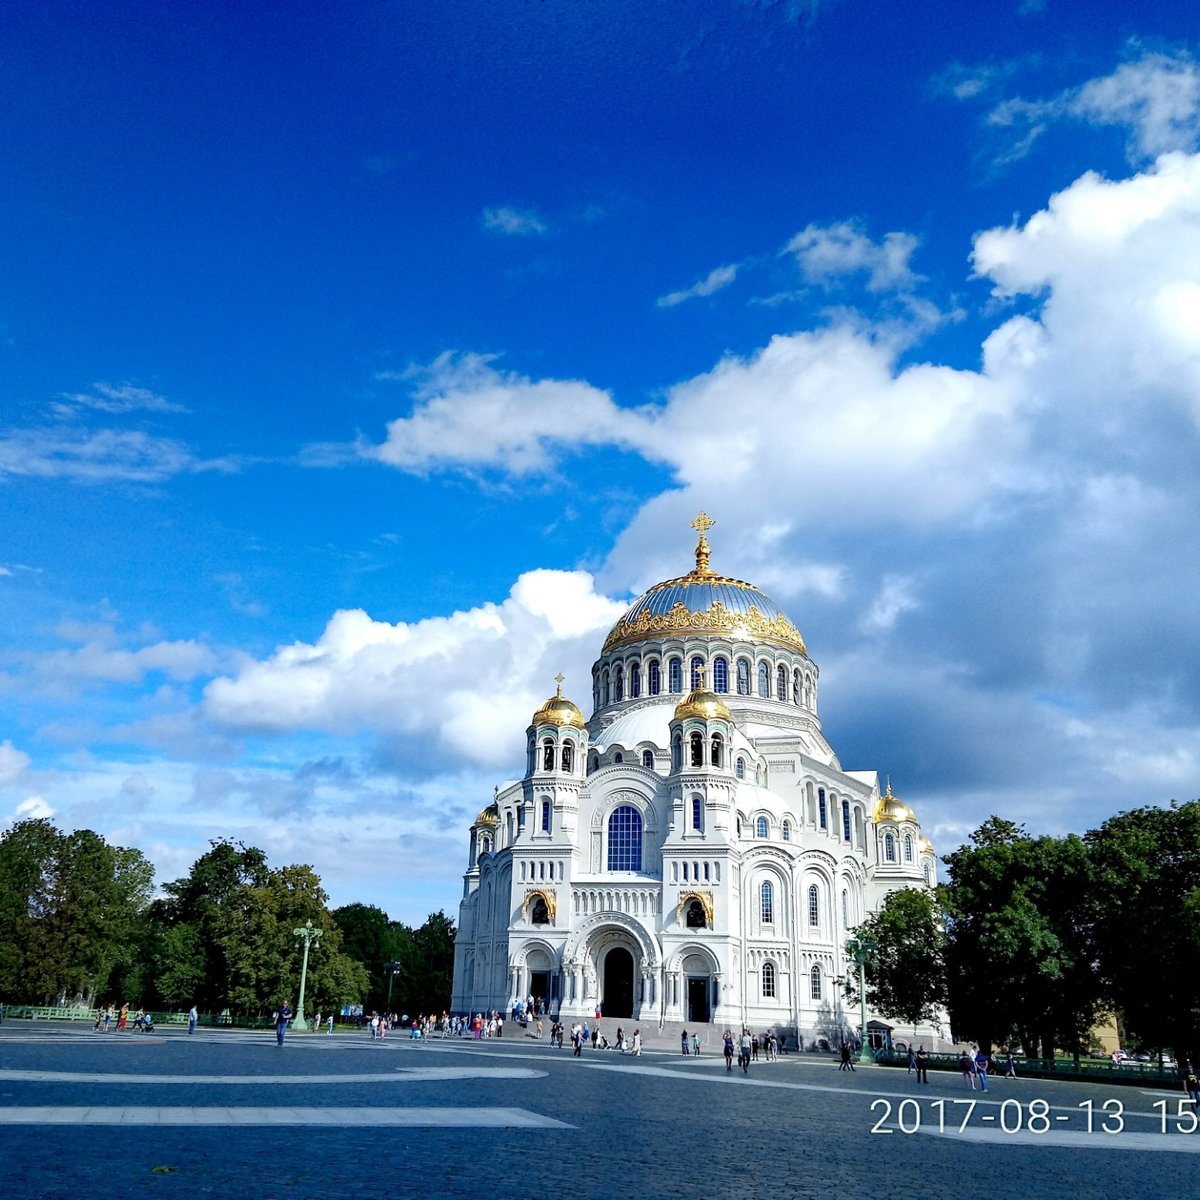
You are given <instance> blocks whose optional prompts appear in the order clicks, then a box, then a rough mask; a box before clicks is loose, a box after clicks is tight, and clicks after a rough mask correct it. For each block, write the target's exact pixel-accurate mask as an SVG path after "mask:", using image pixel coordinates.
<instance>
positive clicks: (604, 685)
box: [600, 671, 612, 704]
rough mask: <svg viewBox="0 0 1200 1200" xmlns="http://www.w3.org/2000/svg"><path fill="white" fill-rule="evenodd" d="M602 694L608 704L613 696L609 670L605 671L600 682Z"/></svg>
mask: <svg viewBox="0 0 1200 1200" xmlns="http://www.w3.org/2000/svg"><path fill="white" fill-rule="evenodd" d="M600 694H601V695H602V696H603V697H604V703H605V704H607V703H608V702H609V700H610V699H611V697H612V691H611V688H610V687H609V675H608V672H607V671H605V672H604V677H603V679H602V680H601V683H600Z"/></svg>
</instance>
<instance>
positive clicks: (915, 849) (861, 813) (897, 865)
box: [453, 513, 937, 1044]
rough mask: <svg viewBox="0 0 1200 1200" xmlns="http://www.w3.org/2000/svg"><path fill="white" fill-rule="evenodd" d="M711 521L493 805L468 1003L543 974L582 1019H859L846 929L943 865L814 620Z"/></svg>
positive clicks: (541, 731) (467, 924)
mask: <svg viewBox="0 0 1200 1200" xmlns="http://www.w3.org/2000/svg"><path fill="white" fill-rule="evenodd" d="M712 524H713V522H712V520H711V519H710V518H709V517H707V516H706V515H705V514H704V513H701V514H700V516H699V517H698V518H697V520H696V521H695V522H693V527H694V528H696V529H697V530H698V531H699V535H700V536H699V541H698V544H697V546H696V552H695V553H696V565H695V568H694V569H693V570H692V571H690V572H689V573H688V574H686V575H683V576H681V577H680V578H677V579H668V580H666V581H665V582H663V583H659V584H656V585H655V586H654V587H652V588H650V590H649V591H647V592H646V593H645V594H644V595H642V596H641V597H639V598H638V600H637V601H636V602H635V603H634V604H633V606H632V607H631V608H630V609H629V611H628V612H626V613H625V615H624V616H623V617H622V618H621V619H620V620H619V621H618V622H617V623H616V625H614V626H613V628H612V630H611V632H610V633H609V635H608V637H607V638H606V639H605V642H604V647H603V649H602V650H601V652H600V657H599V658H598V659H597V660H596V662H595V665H594V666H593V667H592V716H591V718H590V720H585V719H584V716H583V713H582V711H581V710H580V709H579V707H578V706H577V705H576V704H574V703H573V702H572V701H571V700H569V699H568V698H567V697H566V696H564V695H563V689H562V684H563V679H562V676H561V675H560V676H559V677H558V690H557V694H556V695H554V696H552V697H550V699H548V700H547V701H546V702H545V704H543V705H542V707H541V708H539V709H538V710H537V712H535V713H534V714H533V719H532V721H531V722H530V724H529V727H528V729H527V730H526V762H525V775H524V778H522V779H521V780H519V781H517V782H514V783H511V784H507V785H505V786H503V787H501V788H498V789H497V791H496V795H495V799H494V800H493V802H492V803H491V804H489V805H488V806H487V807H486V808H484V809H483V811H482V812H480V813H479V815H478V816H477V817H476V818H475V823H474V824H473V825H472V826H471V830H470V851H469V857H468V863H467V871H466V875H465V878H464V889H463V900H462V904H461V906H460V909H459V923H458V935H457V940H456V946H455V960H454V993H453V1006H454V1011H456V1012H459V1013H469V1012H487V1011H490V1010H493V1009H495V1010H499V1011H501V1012H508V1011H509V1010H511V1008H512V1007H513V1005H514V1004H515V1003H517V1002H519V1001H522V1000H524V999H525V998H526V997H529V996H533V997H536V998H540V999H542V1000H543V1001H544V1002H545V1005H546V1008H547V1011H548V1012H550V1013H551V1014H558V1015H560V1016H561V1017H562V1018H563V1019H564V1020H566V1021H567V1022H568V1023H569V1022H570V1020H571V1019H572V1018H575V1017H581V1016H589V1017H590V1016H593V1015H594V1014H595V1013H597V1012H599V1013H602V1014H603V1016H604V1017H605V1018H627V1019H631V1020H633V1021H635V1022H640V1023H641V1024H643V1025H648V1026H652V1027H653V1026H660V1025H663V1024H666V1023H668V1022H682V1023H685V1024H687V1025H689V1026H690V1025H693V1024H704V1023H708V1022H711V1023H715V1024H716V1025H718V1026H721V1027H724V1026H731V1027H733V1028H740V1027H741V1026H742V1025H747V1026H750V1027H751V1028H754V1029H763V1028H767V1027H773V1028H775V1029H778V1030H782V1031H784V1032H785V1033H786V1034H787V1035H788V1036H790V1037H792V1038H796V1039H799V1040H800V1041H801V1043H802V1044H810V1043H812V1042H817V1043H819V1042H821V1041H823V1040H825V1041H828V1042H830V1043H831V1044H836V1042H838V1041H840V1040H841V1039H842V1038H843V1037H856V1036H858V1032H857V1031H858V1026H859V1023H860V1022H859V1019H858V1012H857V1006H855V1007H854V1011H849V1010H847V1009H846V1007H845V1001H844V987H843V985H844V983H845V981H846V979H847V977H849V976H852V975H853V976H856V975H857V965H856V963H855V961H854V959H852V958H850V957H849V955H848V953H847V950H846V946H845V943H846V941H847V938H848V936H849V935H850V932H851V931H852V930H853V929H854V928H855V926H857V925H858V924H860V923H861V922H862V921H863V920H864V919H865V918H866V917H867V916H869V915H870V914H871V913H872V912H874V911H875V910H876V909H878V907H879V905H880V904H881V903H882V902H883V900H884V898H885V897H886V896H887V894H888V892H890V891H892V890H894V889H896V888H901V887H929V886H932V885H933V883H934V882H935V870H936V868H935V863H936V859H935V856H934V851H933V847H932V845H931V844H930V843H929V841H928V839H927V838H925V837H923V836H922V834H921V828H920V825H919V824H918V822H917V818H916V816H915V814H914V813H913V811H912V809H911V808H909V807H908V806H907V805H906V804H904V803H903V802H902V801H901V800H899V799H898V798H897V797H896V796H894V795H893V794H892V790H891V786H890V784H889V785H888V786H887V788H886V790H884V791H883V792H881V790H880V786H879V776H878V774H877V773H876V772H875V771H847V770H843V768H842V766H841V764H840V762H839V761H838V757H837V755H836V754H835V753H834V751H833V749H832V748H831V746H830V745H829V743H828V742H827V741H826V740H825V737H824V735H823V734H822V732H821V722H820V719H819V717H818V693H819V687H818V679H819V675H820V672H819V671H818V669H817V665H816V663H814V662H813V660H812V659H811V658H810V657H809V654H808V648H807V647H806V645H805V643H804V639H803V637H801V635H800V632H799V630H798V629H797V628H796V627H795V625H793V624H792V622H791V621H790V620H789V619H788V617H787V616H786V615H785V614H784V613H783V612H782V611H781V610H780V608H779V607H778V606H777V605H776V604H775V603H774V602H773V601H772V600H771V599H770V598H769V597H767V596H766V595H764V594H763V593H762V592H761V591H759V590H758V588H756V587H754V585H753V584H750V583H745V582H743V581H742V580H739V579H731V578H728V577H727V576H724V575H719V574H717V572H715V571H714V570H713V569H712V568H711V567H710V566H709V555H710V548H709V544H708V540H707V537H706V533H707V531H708V529H709V528H711V526H712ZM888 1029H890V1027H889V1026H887V1025H886V1023H884V1022H882V1021H871V1022H869V1029H868V1036H869V1037H870V1038H871V1040H873V1041H876V1042H880V1041H883V1040H886V1035H885V1034H881V1032H880V1031H887V1030H888ZM900 1032H901V1031H900V1030H897V1034H899V1033H900ZM905 1033H906V1037H918V1036H923V1037H925V1038H926V1039H927V1040H928V1041H934V1040H936V1038H937V1032H936V1031H935V1030H934V1029H931V1028H929V1027H918V1028H917V1029H916V1030H907V1031H905ZM872 1035H873V1036H872Z"/></svg>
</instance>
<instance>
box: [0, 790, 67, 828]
mask: <svg viewBox="0 0 1200 1200" xmlns="http://www.w3.org/2000/svg"><path fill="white" fill-rule="evenodd" d="M55 815H56V814H55V811H54V809H53V808H51V807H50V805H49V804H47V803H46V801H45V800H43V799H42V797H41V796H29V797H28V798H27V799H25V800H22V801H21V803H20V804H18V805H17V807H16V808H15V809H13V811H12V814H11V815H10V816H9V818H8V819H9V823H10V824H14V823H16V822H17V821H41V820H49V819H50V818H52V817H54V816H55Z"/></svg>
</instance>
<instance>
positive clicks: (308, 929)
mask: <svg viewBox="0 0 1200 1200" xmlns="http://www.w3.org/2000/svg"><path fill="white" fill-rule="evenodd" d="M292 934H293V935H294V936H295V938H296V940H297V941H298V942H299V941H303V943H304V960H303V962H302V963H301V965H300V1001H299V1003H298V1004H297V1005H296V1018H295V1020H294V1021H292V1028H293V1029H307V1028H308V1022H307V1021H306V1020H305V1019H304V985H305V983H306V982H307V979H308V951H309V947H310V946H320V944H321V931H320V930H319V929H317V928H315V927H314V925H313V923H312V921H311V920H309V921H305V922H304V924H303V925H301V926H300V927H299V928H297V929H293V930H292Z"/></svg>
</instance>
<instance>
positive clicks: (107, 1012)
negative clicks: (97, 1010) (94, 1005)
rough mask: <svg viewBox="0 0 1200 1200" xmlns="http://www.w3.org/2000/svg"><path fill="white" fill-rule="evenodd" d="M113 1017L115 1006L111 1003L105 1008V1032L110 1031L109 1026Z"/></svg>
mask: <svg viewBox="0 0 1200 1200" xmlns="http://www.w3.org/2000/svg"><path fill="white" fill-rule="evenodd" d="M112 1019H113V1006H112V1005H111V1004H110V1005H109V1006H108V1007H107V1008H106V1009H105V1010H104V1032H105V1033H107V1032H108V1027H109V1026H110V1025H111V1024H112Z"/></svg>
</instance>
